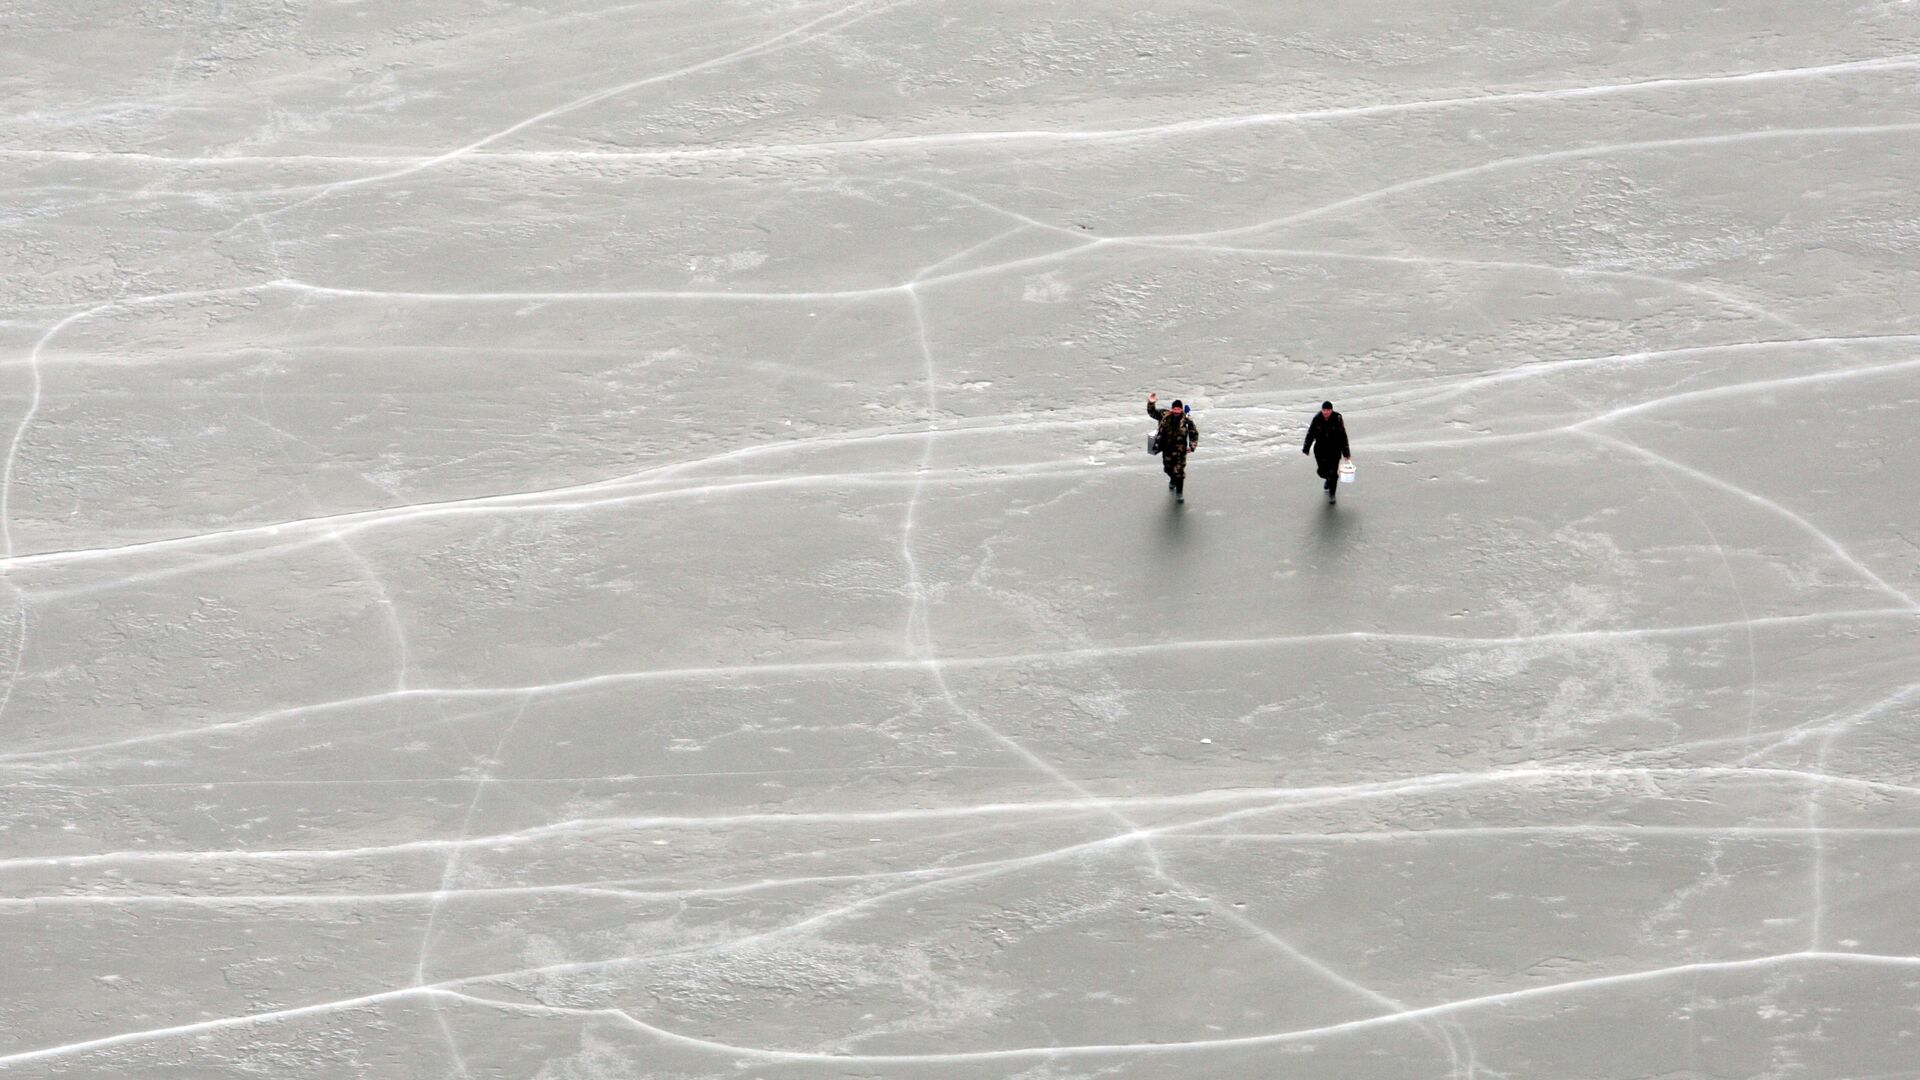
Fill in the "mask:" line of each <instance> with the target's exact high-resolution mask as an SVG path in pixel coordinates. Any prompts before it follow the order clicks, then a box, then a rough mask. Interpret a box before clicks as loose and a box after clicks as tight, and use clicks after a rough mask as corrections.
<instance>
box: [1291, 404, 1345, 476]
mask: <svg viewBox="0 0 1920 1080" xmlns="http://www.w3.org/2000/svg"><path fill="white" fill-rule="evenodd" d="M1314 443H1319V444H1320V449H1319V450H1318V452H1316V453H1315V454H1314V455H1313V457H1314V460H1316V461H1318V462H1319V463H1320V464H1321V465H1323V466H1325V465H1337V464H1339V462H1340V459H1341V458H1343V457H1351V456H1353V450H1352V448H1350V447H1349V446H1348V445H1347V422H1346V420H1344V419H1342V418H1341V416H1340V414H1339V413H1334V414H1333V415H1332V416H1321V415H1320V414H1319V413H1318V412H1315V413H1314V414H1313V423H1311V424H1308V425H1307V441H1306V442H1305V443H1303V444H1301V447H1300V449H1301V450H1303V451H1305V450H1312V449H1313V448H1314V447H1313V444H1314Z"/></svg>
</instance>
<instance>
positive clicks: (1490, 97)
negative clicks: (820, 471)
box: [0, 8, 1920, 194]
mask: <svg viewBox="0 0 1920 1080" xmlns="http://www.w3.org/2000/svg"><path fill="white" fill-rule="evenodd" d="M847 10H851V8H847V9H842V12H841V13H844V12H845V11H847ZM836 14H839V13H836ZM832 17H834V16H833V15H829V16H826V17H825V18H832ZM803 29H804V28H803ZM837 29H839V28H836V30H837ZM794 32H796V31H789V32H788V33H794ZM764 44H768V43H763V45H764ZM741 58H744V57H741ZM713 62H717V61H710V62H709V63H713ZM1915 67H1920V59H1916V58H1915V57H1914V56H1913V54H1907V53H1901V54H1895V55H1892V56H1887V57H1877V58H1873V59H1867V60H1853V61H1846V62H1842V63H1837V64H1822V65H1814V66H1807V67H1797V68H1775V69H1769V70H1762V71H1746V72H1732V73H1726V74H1718V75H1691V76H1666V77H1661V78H1654V79H1646V80H1639V81H1632V82H1623V83H1604V84H1597V85H1590V86H1573V87H1546V88H1540V89H1530V90H1514V91H1504V92H1498V93H1492V94H1475V95H1466V96H1459V97H1449V98H1429V99H1422V100H1414V101H1399V102H1376V103H1371V104H1364V105H1340V106H1332V107H1327V108H1316V109H1298V110H1288V111H1277V112H1263V113H1245V114H1235V115H1227V116H1218V117H1205V118H1200V119H1194V120H1180V121H1173V122H1170V123H1163V124H1149V125H1141V126H1136V127H1130V128H1109V129H1070V130H1047V129H1024V130H1023V129H1009V130H983V131H953V132H930V133H926V134H919V135H895V136H879V137H876V138H869V139H843V140H834V141H826V142H813V143H773V144H759V145H741V146H718V147H675V148H663V149H642V150H528V151H485V150H484V149H483V147H484V145H485V144H486V143H489V142H492V141H495V140H497V139H499V138H501V137H503V136H504V135H506V134H511V133H512V131H515V130H518V127H516V128H512V129H508V130H507V131H504V132H501V133H498V134H496V135H493V136H489V137H488V138H487V139H486V140H483V142H482V143H479V144H474V145H470V146H469V147H468V148H466V150H465V152H464V153H463V152H462V151H457V150H456V151H447V152H444V153H441V154H439V155H434V156H424V155H419V154H411V155H399V154H388V155H378V154H356V155H326V154H308V155H302V154H279V155H229V156H222V157H207V156H200V157H181V156H168V155H160V154H148V153H142V152H137V151H119V150H108V151H96V150H70V149H56V148H7V149H0V156H17V157H36V158H45V159H52V160H73V161H105V162H128V163H144V164H157V165H169V166H178V167H207V168H231V167H234V166H242V165H245V166H257V165H266V166H278V165H299V164H322V165H325V164H342V163H345V164H375V165H379V164H392V165H403V166H408V167H410V171H417V167H421V166H422V163H424V162H432V163H439V162H443V161H446V160H451V158H452V157H453V156H455V155H457V156H460V157H465V158H469V159H471V160H473V161H475V162H483V163H510V162H547V161H609V162H617V161H681V160H695V159H700V158H729V157H754V156H768V157H778V156H784V155H812V154H835V153H846V152H852V153H871V152H874V151H881V150H889V149H894V148H901V149H919V148H925V147H942V146H968V145H976V144H987V145H994V144H1002V143H1013V142H1052V143H1062V144H1076V143H1097V142H1125V141H1136V140H1144V139H1152V138H1168V137H1178V136H1181V135H1188V134H1205V133H1208V132H1213V131H1222V130H1232V129H1236V128H1244V127H1265V126H1271V125H1276V124H1283V123H1297V122H1316V121H1327V120H1343V119H1351V118H1361V117H1370V116H1391V115H1396V114H1400V113H1410V112H1424V111H1435V110H1446V109H1453V108H1462V107H1478V106H1487V105H1509V104H1514V103H1519V102H1529V101H1565V100H1579V99H1582V98H1597V97H1607V96H1612V95H1616V94H1633V93H1640V92H1644V91H1648V90H1669V89H1689V88H1700V87H1712V86H1725V85H1741V84H1745V83H1753V82H1771V81H1785V80H1793V79H1804V78H1824V77H1828V76H1833V75H1843V74H1851V73H1874V72H1886V71H1905V70H1911V69H1913V68H1915ZM656 78H659V77H656ZM614 92H617V91H614ZM603 93H606V92H604V91H603ZM583 103H585V102H583ZM572 107H575V108H577V107H579V106H578V105H574V106H572ZM563 108H565V107H564V106H563ZM536 119H538V118H536ZM531 122H533V121H523V122H522V125H521V126H524V125H525V124H526V123H531ZM393 175H401V173H395V174H393ZM369 179H371V178H363V179H362V181H361V182H366V181H367V180H369ZM339 182H340V183H345V182H346V181H339ZM313 186H319V185H306V186H292V187H283V188H270V189H265V190H263V191H262V192H259V193H258V194H282V193H295V192H298V191H302V190H306V189H307V187H313ZM221 194H228V193H221Z"/></svg>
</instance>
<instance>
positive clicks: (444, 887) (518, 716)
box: [413, 694, 533, 1078]
mask: <svg viewBox="0 0 1920 1080" xmlns="http://www.w3.org/2000/svg"><path fill="white" fill-rule="evenodd" d="M532 702H533V696H532V695H531V694H529V695H527V696H525V697H523V698H521V699H520V707H519V709H517V710H515V712H514V714H513V719H512V720H510V721H508V722H507V725H506V728H505V730H503V731H501V733H500V738H498V739H497V740H495V741H494V744H493V753H492V754H491V755H489V757H488V759H487V764H486V768H485V769H484V770H483V771H482V773H481V777H480V783H478V784H475V785H474V787H473V795H472V797H471V798H469V799H468V800H467V811H466V813H465V814H464V815H463V816H462V817H461V819H460V833H459V839H465V838H466V836H467V834H469V833H471V832H472V831H473V816H474V814H475V813H477V812H478V811H479V809H480V800H481V798H482V797H483V796H485V795H486V792H487V788H488V787H489V786H490V782H491V781H492V779H493V772H494V770H495V769H497V768H499V764H500V755H501V754H502V753H503V752H504V751H505V749H506V746H507V741H508V740H509V739H511V738H513V733H514V730H515V729H516V728H518V727H519V726H520V721H521V720H523V719H525V718H526V715H527V706H528V705H530V704H532ZM463 850H464V849H462V848H460V847H450V848H448V849H447V859H446V862H445V863H443V864H442V865H441V868H440V886H439V888H437V889H435V890H434V892H433V895H432V897H431V898H430V899H429V900H428V902H427V919H426V925H425V926H424V927H423V928H422V929H421V931H420V952H419V955H418V957H417V958H416V959H415V961H414V965H413V983H414V985H415V986H421V985H424V984H425V983H426V981H427V960H428V957H429V955H430V954H431V953H432V950H433V932H434V929H435V927H436V926H437V925H438V923H439V919H440V909H441V907H442V906H443V905H444V904H445V903H446V900H447V896H448V893H449V890H451V889H452V886H453V882H454V878H455V875H456V874H458V872H459V867H460V856H461V853H462V851H463ZM433 1018H434V1022H435V1023H436V1024H437V1025H438V1026H439V1028H440V1035H441V1037H442V1038H443V1039H445V1040H446V1044H447V1053H449V1054H451V1055H452V1056H453V1061H454V1064H455V1065H456V1066H457V1067H458V1068H459V1070H460V1075H461V1076H463V1077H469V1078H470V1077H472V1075H473V1073H472V1070H470V1069H468V1068H467V1060H466V1057H465V1056H464V1055H462V1054H461V1053H460V1042H459V1040H458V1039H456V1038H455V1037H454V1034H453V1028H452V1026H451V1025H449V1024H448V1023H447V1018H446V1015H445V1014H444V1013H443V1012H442V1011H441V1010H440V1008H439V1006H438V1004H437V1003H436V1004H435V1006H434V1009H433Z"/></svg>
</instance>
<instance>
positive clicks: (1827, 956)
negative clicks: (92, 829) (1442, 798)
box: [0, 951, 1920, 1066]
mask: <svg viewBox="0 0 1920 1080" xmlns="http://www.w3.org/2000/svg"><path fill="white" fill-rule="evenodd" d="M1789 963H1810V964H1813V963H1825V964H1836V965H1843V966H1845V965H1860V966H1877V967H1896V968H1920V957H1912V956H1895V955H1886V954H1878V953H1842V952H1811V951H1807V952H1795V953H1778V954H1773V955H1769V956H1760V957H1749V958H1746V959H1741V960H1718V961H1705V962H1701V963H1693V964H1680V965H1674V966H1671V967H1664V968H1652V969H1646V970H1641V971H1631V972H1623V973H1619V974H1614V975H1597V976H1593V977H1590V978H1584V979H1575V980H1570V981H1568V982H1562V983H1553V984H1549V985H1545V986H1530V987H1524V988H1522V989H1519V990H1507V991H1501V992H1498V993H1493V994H1483V995H1479V996H1476V997H1471V998H1460V999H1455V1000H1452V1001H1445V1002H1440V1003H1437V1004H1433V1005H1423V1006H1419V1007H1417V1008H1411V1009H1406V1010H1403V1011H1400V1012H1395V1013H1388V1014H1385V1015H1376V1016H1368V1017H1362V1018H1360V1019H1356V1020H1345V1021H1340V1022H1337V1023H1332V1024H1322V1025H1319V1026H1316V1027H1311V1028H1296V1029H1293V1030H1289V1031H1281V1032H1272V1033H1266V1034H1259V1035H1243V1036H1233V1037H1228V1038H1220V1039H1197V1040H1188V1041H1181V1042H1165V1043H1111V1044H1082V1045H1062V1046H1023V1047H1008V1048H1003V1049H994V1050H975V1051H960V1052H953V1053H933V1054H851V1053H849V1054H834V1053H817V1052H807V1051H798V1050H776V1049H768V1048H760V1047H745V1046H736V1045H733V1044H729V1043H723V1042H718V1041H714V1040H710V1039H699V1038H695V1037H693V1036H689V1035H683V1034H679V1033H677V1032H672V1031H668V1030H667V1029H664V1028H660V1027H657V1026H655V1025H652V1024H648V1023H645V1022H643V1021H641V1020H639V1019H637V1018H636V1017H634V1016H632V1015H631V1014H630V1013H627V1012H625V1011H624V1010H619V1009H609V1010H594V1009H570V1008H567V1007H564V1006H553V1005H539V1004H525V1003H519V1002H510V1001H504V1000H501V999H497V998H487V997H481V996H477V995H473V994H465V993H461V992H459V991H458V990H455V989H453V987H456V986H463V985H472V982H471V981H466V980H457V981H452V982H448V983H444V984H435V985H433V986H409V987H404V988H401V989H397V990H385V991H380V992H377V993H372V994H363V995H360V996H357V997H350V998H340V999H336V1000H333V1001H323V1002H317V1003H314V1004H311V1005H300V1006H294V1007H291V1008H283V1009H272V1010H267V1011H263V1012H257V1013H247V1014H243V1015H239V1016H224V1017H219V1018H217V1019H213V1020H199V1021H194V1022H191V1023H186V1024H177V1025H174V1026H172V1027H164V1028H150V1029H147V1030H144V1031H131V1032H123V1033H120V1034H117V1035H106V1036H101V1037H99V1038H94V1039H85V1040H80V1041H76V1042H70V1043H63V1044H61V1045H58V1046H50V1047H42V1048H39V1049H34V1050H25V1051H19V1052H16V1053H12V1054H8V1055H5V1056H3V1057H0V1066H9V1065H17V1064H24V1063H26V1062H31V1061H45V1060H48V1059H52V1058H59V1057H66V1056H69V1055H73V1054H81V1053H88V1052H91V1051H95V1050H103V1049H108V1048H111V1047H116V1046H126V1045H130V1044H138V1043H144V1042H152V1041H155V1040H158V1039H164V1038H172V1037H177V1036H181V1035H194V1034H200V1033H204V1032H211V1031H224V1030H228V1029H231V1028H237V1027H250V1026H253V1025H257V1024H263V1023H270V1022H277V1021H281V1020H292V1019H299V1018H302V1017H307V1016H317V1015H326V1014H329V1013H336V1012H340V1011H343V1010H346V1009H355V1008H362V1007H366V1006H370V1005H383V1004H386V1003H388V1002H393V1001H401V1000H406V999H408V998H414V997H420V996H424V995H434V994H437V995H444V996H447V997H451V998H456V999H459V1000H464V1001H468V1002H472V1003H474V1004H478V1005H482V1006H484V1007H487V1008H493V1009H501V1010H505V1011H520V1012H533V1013H548V1014H551V1013H563V1014H572V1015H580V1014H588V1015H604V1016H607V1017H609V1018H614V1019H618V1018H621V1017H624V1018H625V1020H624V1022H625V1023H628V1024H630V1025H631V1026H633V1027H634V1028H635V1029H637V1030H640V1031H643V1032H645V1033H646V1034H648V1035H650V1036H652V1037H655V1038H658V1039H661V1040H664V1041H667V1042H671V1043H673V1044H676V1045H680V1046H686V1047H690V1048H694V1049H700V1050H708V1051H713V1052H717V1053H724V1054H730V1055H737V1056H744V1057H751V1058H755V1059H759V1060H765V1061H789V1062H826V1063H835V1064H841V1065H850V1064H959V1063H965V1062H978V1061H1006V1060H1034V1059H1038V1060H1056V1059H1061V1058H1076V1057H1116V1056H1125V1055H1162V1054H1180V1053H1191V1052H1196V1051H1206V1050H1217V1049H1231V1048H1237V1047H1252V1046H1274V1045H1280V1044H1284V1043H1290V1042H1301V1041H1307V1040H1313V1039H1322V1038H1326V1037H1328V1036H1332V1035H1345V1034H1349V1033H1352V1032H1358V1031H1370V1030H1374V1029H1378V1028H1385V1027H1392V1026H1394V1025H1397V1024H1401V1023H1406V1022H1408V1021H1412V1020H1418V1019H1422V1018H1426V1017H1432V1016H1442V1015H1451V1014H1453V1013H1456V1012H1462V1011H1467V1010H1471V1009H1477V1008H1481V1007H1484V1006H1488V1005H1502V1004H1508V1003H1511V1002H1516V1001H1532V1000H1538V999H1541V998H1551V997H1556V996H1560V995H1564V994H1569V993H1578V992H1582V991H1586V990H1592V989H1604V988H1609V987H1614V986H1625V985H1633V984H1637V983H1645V982H1653V981H1657V980H1660V979H1666V978H1672V977H1674V976H1677V975H1684V974H1689V973H1693V972H1709V973H1735V972H1744V971H1758V970H1765V969H1767V968H1770V967H1776V966H1779V965H1781V964H1789Z"/></svg>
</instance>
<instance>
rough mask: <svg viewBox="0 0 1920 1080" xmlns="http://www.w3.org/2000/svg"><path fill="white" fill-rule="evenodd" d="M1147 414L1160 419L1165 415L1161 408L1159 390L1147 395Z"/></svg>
mask: <svg viewBox="0 0 1920 1080" xmlns="http://www.w3.org/2000/svg"><path fill="white" fill-rule="evenodd" d="M1147 415H1148V416H1151V417H1153V418H1154V419H1155V420H1158V419H1160V417H1161V416H1162V415H1163V412H1162V410H1161V408H1160V393H1159V391H1157V390H1156V391H1155V392H1153V393H1151V394H1148V395H1147Z"/></svg>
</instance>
